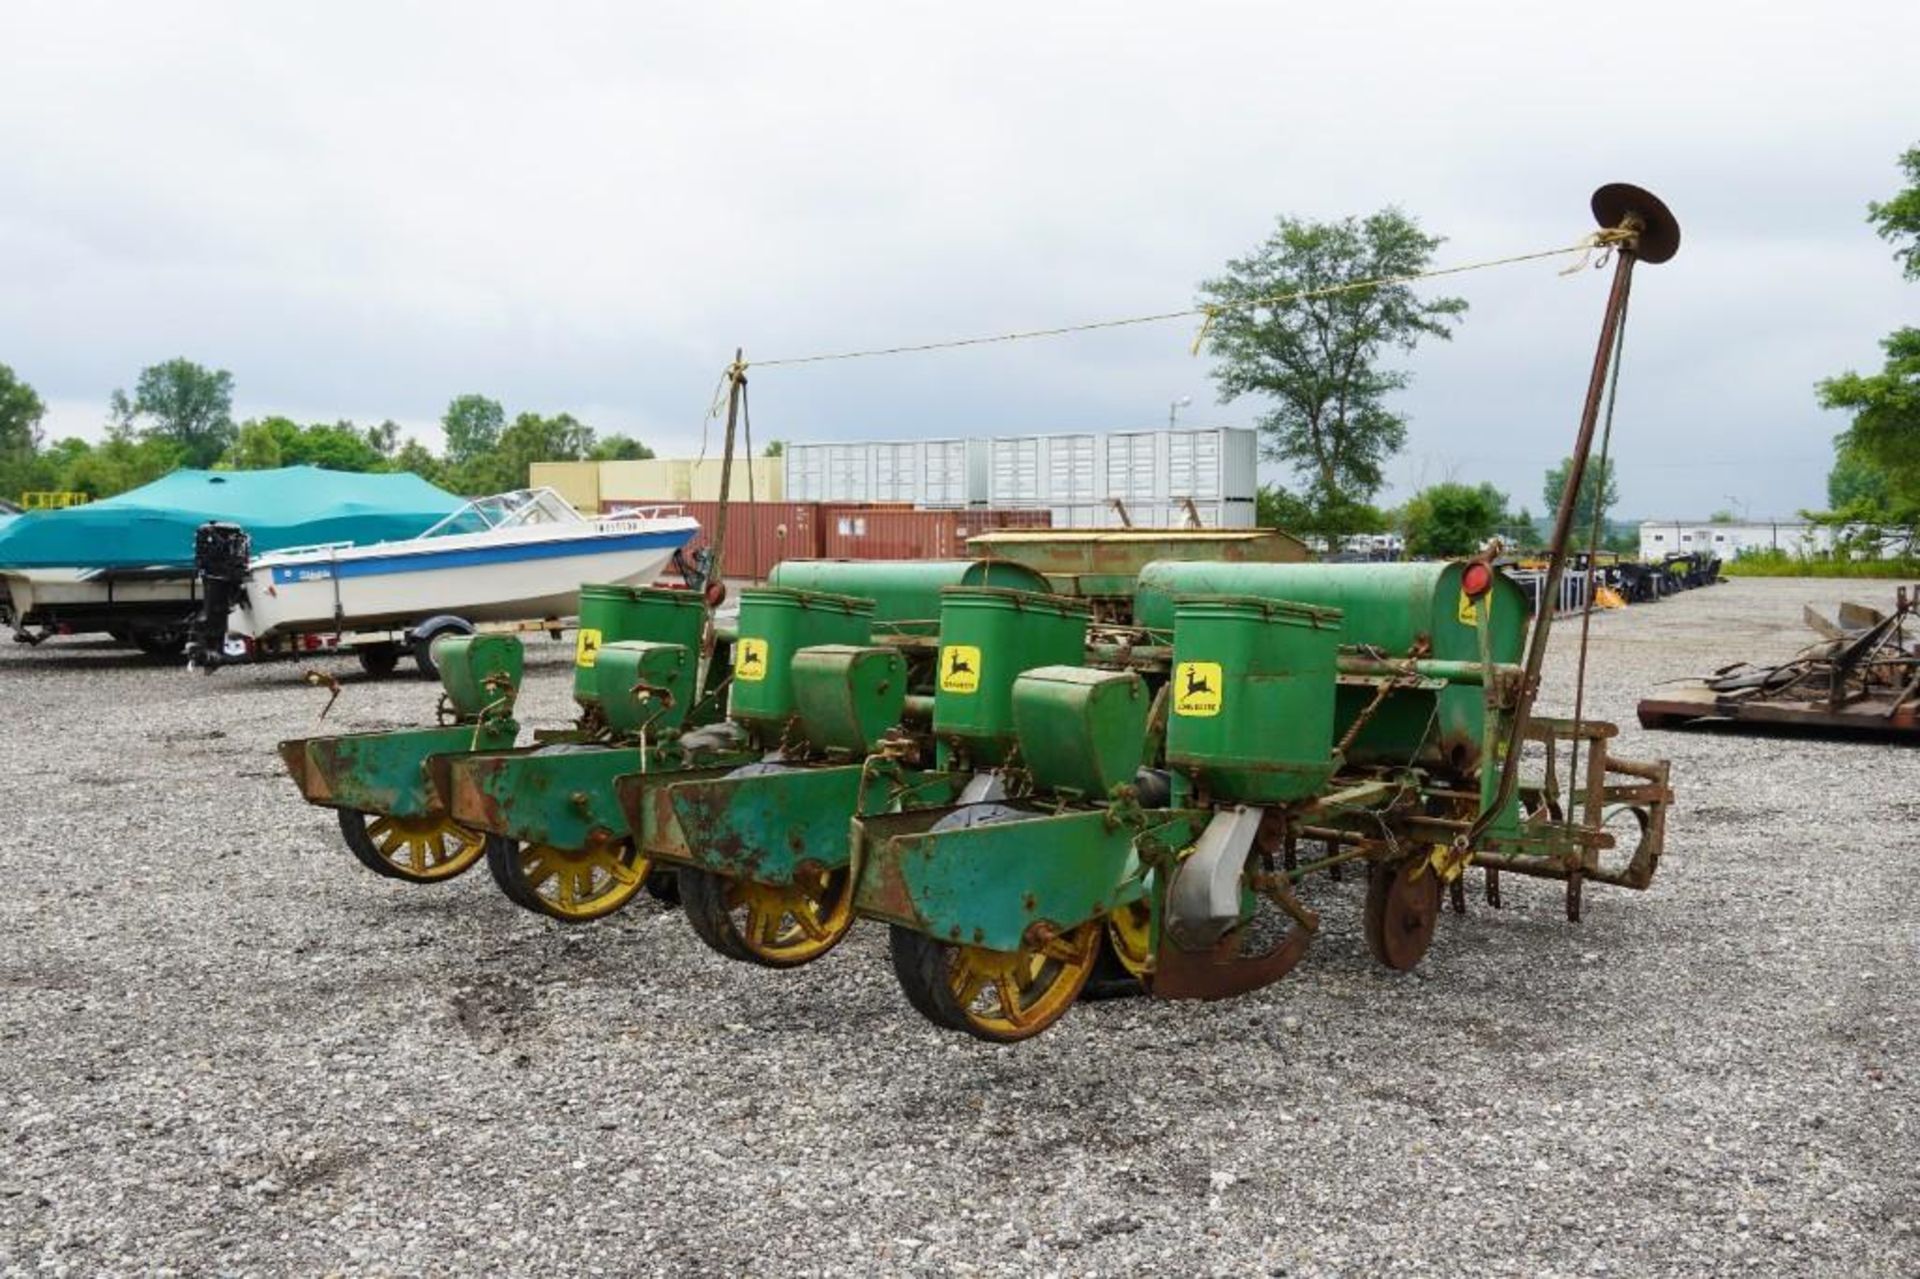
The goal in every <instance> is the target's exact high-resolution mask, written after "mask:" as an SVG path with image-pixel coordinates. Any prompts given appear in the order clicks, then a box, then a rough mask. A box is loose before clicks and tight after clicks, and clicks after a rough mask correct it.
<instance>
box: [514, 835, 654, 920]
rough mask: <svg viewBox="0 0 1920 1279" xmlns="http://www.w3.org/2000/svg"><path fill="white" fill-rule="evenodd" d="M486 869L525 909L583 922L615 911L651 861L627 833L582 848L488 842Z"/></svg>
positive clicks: (633, 890) (638, 883)
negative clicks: (643, 855) (642, 854)
mask: <svg viewBox="0 0 1920 1279" xmlns="http://www.w3.org/2000/svg"><path fill="white" fill-rule="evenodd" d="M487 869H488V870H490V871H492V872H493V880H494V882H495V883H496V884H498V885H500V891H501V892H503V893H505V894H506V895H507V896H508V897H510V898H512V899H513V901H514V902H516V903H517V904H519V905H521V906H524V907H526V908H527V909H528V910H531V911H537V912H538V913H540V914H542V915H545V916H547V917H548V918H550V919H557V920H560V921H561V922H562V923H567V924H584V923H586V922H587V921H589V920H594V919H602V918H605V917H606V916H608V915H611V914H612V913H613V912H614V911H616V910H619V909H620V908H621V907H622V906H624V905H626V904H627V903H628V902H629V901H632V900H633V895H634V894H635V893H637V892H639V891H640V889H641V888H642V887H643V886H644V885H645V884H646V881H647V875H648V872H649V871H650V870H651V865H650V863H649V862H648V860H647V858H645V857H642V856H641V855H640V852H639V850H638V849H637V848H636V847H635V846H634V843H633V840H632V839H631V838H628V837H626V836H621V837H619V838H615V839H600V840H595V841H593V842H592V843H590V844H588V845H587V846H586V847H584V848H556V847H554V846H553V845H551V844H526V843H521V842H520V841H518V840H513V839H507V838H504V837H500V836H496V837H494V838H492V839H490V840H488V841H487Z"/></svg>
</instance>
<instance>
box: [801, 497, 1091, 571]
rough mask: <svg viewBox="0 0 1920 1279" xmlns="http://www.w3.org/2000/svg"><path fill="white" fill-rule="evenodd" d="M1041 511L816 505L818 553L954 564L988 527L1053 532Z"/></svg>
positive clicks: (829, 556) (1049, 517) (1050, 519)
mask: <svg viewBox="0 0 1920 1279" xmlns="http://www.w3.org/2000/svg"><path fill="white" fill-rule="evenodd" d="M1052 526H1053V517H1052V514H1051V513H1050V512H1048V511H1046V510H1044V509H1042V510H1031V509H1021V510H987V509H984V508H967V509H958V508H956V509H952V510H939V511H916V510H910V509H909V510H901V509H898V508H886V507H872V506H842V505H838V504H833V503H825V502H823V503H821V505H820V554H821V557H822V558H823V559H830V560H952V559H965V558H966V557H967V539H968V538H970V537H973V536H974V535H976V534H979V533H985V532H987V531H989V530H991V529H1002V528H1051V527H1052Z"/></svg>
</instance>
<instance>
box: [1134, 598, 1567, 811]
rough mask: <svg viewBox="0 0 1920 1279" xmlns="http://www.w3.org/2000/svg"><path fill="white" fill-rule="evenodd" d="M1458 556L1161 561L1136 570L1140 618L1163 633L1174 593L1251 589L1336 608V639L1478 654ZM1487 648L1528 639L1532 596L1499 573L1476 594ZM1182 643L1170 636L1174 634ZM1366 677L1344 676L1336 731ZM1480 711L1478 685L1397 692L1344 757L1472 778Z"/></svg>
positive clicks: (1505, 651)
mask: <svg viewBox="0 0 1920 1279" xmlns="http://www.w3.org/2000/svg"><path fill="white" fill-rule="evenodd" d="M1465 568H1466V565H1465V564H1464V563H1458V562H1456V563H1421V564H1219V563H1181V562H1177V561H1162V562H1160V563H1156V564H1149V565H1147V567H1146V568H1144V569H1142V570H1141V572H1140V589H1139V594H1138V597H1137V610H1138V611H1137V614H1136V616H1137V620H1138V621H1139V622H1140V624H1141V625H1142V626H1147V627H1151V628H1153V629H1156V630H1165V629H1168V628H1170V627H1172V626H1173V625H1174V612H1175V610H1176V608H1177V607H1178V604H1177V602H1176V601H1177V599H1178V598H1184V597H1188V596H1199V595H1232V596H1252V597H1256V598H1259V599H1266V600H1291V601H1293V602H1295V603H1300V604H1311V605H1317V606H1320V607H1323V608H1337V609H1339V610H1340V612H1341V623H1340V642H1341V643H1342V644H1345V645H1366V646H1368V647H1371V648H1375V649H1379V650H1380V651H1381V652H1383V653H1385V654H1386V655H1388V656H1390V657H1406V656H1408V655H1410V654H1411V652H1412V651H1413V648H1414V646H1415V645H1416V644H1418V643H1421V642H1424V643H1425V645H1426V648H1427V653H1426V656H1428V657H1430V658H1435V659H1438V660H1441V661H1461V662H1473V663H1476V664H1477V663H1478V662H1479V661H1480V657H1481V654H1480V637H1479V632H1478V630H1477V629H1476V625H1475V620H1474V619H1475V615H1476V614H1475V608H1474V606H1473V605H1472V602H1471V601H1469V600H1467V599H1466V597H1465V596H1464V595H1463V593H1462V592H1461V590H1460V575H1461V573H1462V572H1463V571H1464V570H1465ZM1482 598H1483V604H1482V605H1481V606H1480V607H1482V608H1485V609H1486V610H1487V632H1488V634H1487V638H1488V641H1489V655H1490V656H1491V657H1492V658H1493V660H1494V661H1495V662H1499V663H1516V662H1518V661H1520V659H1521V652H1522V649H1523V648H1524V647H1525V644H1526V635H1527V623H1528V621H1529V614H1528V609H1527V597H1526V594H1525V593H1524V592H1523V591H1521V589H1520V588H1519V587H1518V586H1516V585H1514V583H1513V582H1512V581H1511V580H1510V579H1508V578H1507V577H1506V576H1505V575H1504V574H1501V573H1495V574H1494V575H1493V586H1492V588H1491V589H1490V590H1489V591H1488V593H1487V595H1486V596H1484V597H1482ZM1176 642H1177V641H1176ZM1373 693H1374V690H1373V688H1372V686H1370V685H1342V686H1341V687H1340V690H1339V693H1338V696H1337V698H1336V709H1335V730H1334V731H1335V735H1336V739H1337V738H1338V737H1340V736H1344V735H1345V733H1346V731H1347V729H1348V727H1349V726H1351V725H1352V724H1353V723H1354V721H1355V720H1356V719H1357V718H1358V717H1359V716H1360V715H1361V714H1363V713H1364V712H1365V710H1366V708H1367V706H1368V705H1369V704H1370V703H1371V702H1372V700H1373ZM1485 720H1486V712H1485V702H1484V695H1483V693H1482V691H1481V690H1480V689H1478V688H1474V687H1470V686H1466V685H1454V686H1450V687H1446V688H1441V689H1430V688H1428V689H1396V690H1395V691H1394V692H1393V693H1392V694H1390V695H1389V696H1388V697H1387V700H1386V701H1385V702H1384V703H1382V704H1381V705H1380V707H1379V708H1378V710H1376V711H1375V713H1374V714H1373V716H1372V717H1371V718H1370V719H1369V720H1368V721H1367V723H1366V725H1365V726H1364V727H1363V728H1362V729H1361V731H1360V733H1359V735H1358V736H1357V737H1356V738H1355V739H1354V740H1353V742H1352V743H1350V744H1349V745H1348V747H1347V750H1346V760H1347V762H1348V763H1350V764H1409V763H1418V764H1424V765H1427V766H1429V767H1435V768H1439V769H1441V770H1443V771H1445V772H1447V773H1450V774H1451V775H1453V776H1455V777H1458V778H1461V779H1468V778H1471V777H1473V776H1474V775H1475V773H1476V772H1477V770H1478V767H1479V761H1480V754H1481V749H1482V745H1483V742H1482V728H1483V726H1484V724H1485Z"/></svg>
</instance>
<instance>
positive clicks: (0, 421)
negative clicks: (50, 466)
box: [0, 364, 47, 498]
mask: <svg viewBox="0 0 1920 1279" xmlns="http://www.w3.org/2000/svg"><path fill="white" fill-rule="evenodd" d="M46 413H47V406H46V405H45V404H43V403H41V400H40V397H39V395H37V394H36V393H35V392H34V389H33V388H32V387H30V386H28V385H27V384H26V383H25V382H22V381H21V380H20V379H19V378H18V377H16V376H15V375H14V372H13V370H12V369H10V368H8V367H7V366H6V365H4V364H0V497H7V498H15V497H19V496H20V494H22V493H24V492H26V491H27V490H28V489H30V488H38V487H39V486H40V480H39V477H38V471H39V469H40V468H39V467H38V465H37V463H38V462H39V457H40V445H41V434H40V422H41V419H42V418H44V417H45V416H46Z"/></svg>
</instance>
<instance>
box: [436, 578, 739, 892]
mask: <svg viewBox="0 0 1920 1279" xmlns="http://www.w3.org/2000/svg"><path fill="white" fill-rule="evenodd" d="M707 628H708V615H707V607H706V604H705V602H704V600H703V599H702V597H701V596H700V595H699V594H697V593H695V592H692V591H681V590H663V589H657V588H653V587H628V586H584V587H582V588H581V590H580V632H579V640H578V643H577V645H576V649H575V659H574V685H573V695H574V700H575V701H576V702H577V703H578V704H579V705H580V708H581V715H580V719H579V722H578V725H577V727H576V728H575V729H574V730H573V731H571V732H567V733H562V734H553V735H550V736H548V737H546V739H545V740H544V741H542V742H541V743H540V744H539V745H536V746H534V747H531V748H523V749H518V750H505V751H492V752H479V753H474V754H470V755H466V756H462V757H460V758H457V759H448V760H445V761H443V762H442V765H441V767H442V768H443V769H444V773H445V776H446V794H447V797H448V807H449V810H450V811H451V812H452V814H453V816H454V818H455V820H457V821H459V822H460V823H462V824H463V825H465V826H468V827H470V828H472V829H475V830H481V831H485V832H487V833H488V834H489V835H491V836H493V838H492V839H491V840H490V841H489V844H488V848H487V866H488V869H489V870H491V871H492V872H493V877H494V880H495V881H496V882H497V883H498V884H499V886H500V889H501V891H502V892H504V893H505V894H506V895H507V896H508V897H509V898H510V899H511V900H513V901H514V902H516V903H518V904H519V905H521V906H524V907H526V908H527V909H528V910H533V911H537V912H539V913H541V914H543V915H547V916H550V917H551V918H554V919H558V920H562V921H564V922H567V923H584V922H586V921H588V920H593V919H599V918H601V917H603V916H605V915H608V914H610V913H612V912H613V911H616V910H618V909H620V907H622V906H624V905H626V903H627V902H628V901H629V900H631V899H632V897H633V895H634V894H635V893H636V892H638V891H639V890H640V889H641V888H642V887H643V886H645V887H651V888H652V889H653V890H654V891H655V892H656V893H657V894H659V895H662V896H666V897H671V895H672V891H671V890H672V881H671V879H670V878H667V877H660V876H653V875H652V873H651V869H652V868H651V867H650V865H649V863H648V861H647V859H646V857H645V856H643V855H642V854H641V853H640V851H639V850H638V849H637V848H636V847H635V844H634V841H633V839H632V837H631V836H630V834H629V833H628V831H627V828H626V822H625V821H624V820H623V819H622V817H621V814H620V809H619V806H618V804H617V802H616V800H615V797H614V791H613V780H614V778H616V777H618V776H620V775H621V774H624V773H632V772H636V771H638V772H641V773H645V774H648V775H651V776H661V775H667V774H672V775H678V776H687V775H713V774H717V773H719V772H722V771H724V770H726V769H728V768H731V767H733V766H734V765H736V764H739V763H741V762H744V761H746V760H748V759H751V758H754V755H753V754H752V753H751V751H750V750H749V747H748V743H747V742H746V740H745V738H744V736H743V735H741V734H740V733H738V732H736V731H734V730H733V729H732V728H731V726H729V725H727V724H725V723H720V722H716V721H717V720H718V718H719V705H720V701H719V699H720V693H721V688H720V685H721V684H722V683H723V682H724V681H723V679H722V677H721V673H720V671H721V668H720V667H719V666H718V664H717V663H711V662H709V663H706V664H705V666H704V668H703V662H702V654H703V652H704V651H705V650H704V648H703V643H704V642H705V640H706V632H707Z"/></svg>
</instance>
